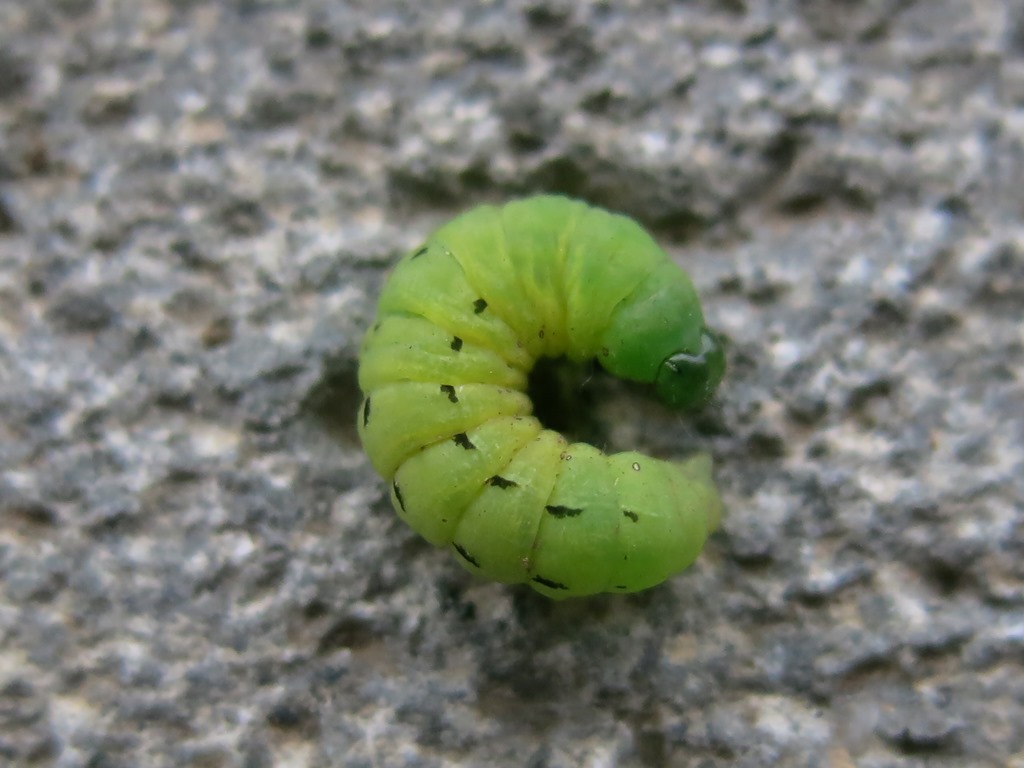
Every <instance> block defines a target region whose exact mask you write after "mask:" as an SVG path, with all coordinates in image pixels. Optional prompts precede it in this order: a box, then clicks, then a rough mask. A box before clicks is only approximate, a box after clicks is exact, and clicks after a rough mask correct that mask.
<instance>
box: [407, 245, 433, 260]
mask: <svg viewBox="0 0 1024 768" xmlns="http://www.w3.org/2000/svg"><path fill="white" fill-rule="evenodd" d="M429 250H430V248H429V247H428V246H426V245H424V246H423V247H422V248H420V249H419V250H418V251H416V253H414V254H413V255H412V258H411V259H409V261H412V259H418V258H419V257H420V256H422V255H423V254H425V253H426V252H427V251H429Z"/></svg>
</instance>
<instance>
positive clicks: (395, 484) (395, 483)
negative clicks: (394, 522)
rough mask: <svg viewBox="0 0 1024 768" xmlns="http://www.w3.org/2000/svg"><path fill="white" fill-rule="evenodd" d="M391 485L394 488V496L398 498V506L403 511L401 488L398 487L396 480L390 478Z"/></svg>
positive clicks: (403, 503) (403, 501)
mask: <svg viewBox="0 0 1024 768" xmlns="http://www.w3.org/2000/svg"><path fill="white" fill-rule="evenodd" d="M391 487H392V488H393V489H394V490H395V498H396V499H398V506H399V507H401V508H402V511H403V512H405V499H403V498H402V489H401V488H399V487H398V481H397V480H392V481H391Z"/></svg>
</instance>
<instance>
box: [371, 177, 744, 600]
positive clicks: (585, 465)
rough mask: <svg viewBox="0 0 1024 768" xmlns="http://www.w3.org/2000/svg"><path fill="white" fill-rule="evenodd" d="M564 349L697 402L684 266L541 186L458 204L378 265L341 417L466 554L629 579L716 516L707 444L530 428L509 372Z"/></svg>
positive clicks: (700, 355) (443, 541)
mask: <svg viewBox="0 0 1024 768" xmlns="http://www.w3.org/2000/svg"><path fill="white" fill-rule="evenodd" d="M563 356H564V357H568V358H569V359H570V360H574V361H584V360H589V359H593V358H596V359H597V360H598V361H599V362H600V363H601V365H602V366H603V367H604V368H605V369H606V370H608V371H609V372H610V373H612V374H615V375H617V376H620V377H622V378H625V379H630V380H633V381H639V382H647V383H652V384H654V386H655V389H656V390H657V393H658V395H659V396H660V397H661V398H662V399H663V400H664V401H665V402H666V403H668V404H669V405H671V406H674V407H692V406H698V405H701V404H702V403H705V402H707V401H708V400H709V399H710V398H711V396H712V395H713V393H714V390H715V388H716V387H717V385H718V382H719V381H720V380H721V378H722V374H723V372H724V369H725V360H724V355H723V352H722V348H721V346H720V344H719V343H718V342H717V340H716V338H715V336H714V335H713V334H712V333H711V332H710V331H708V329H707V328H706V327H705V326H704V318H703V315H702V313H701V308H700V302H699V300H698V298H697V294H696V292H695V291H694V288H693V285H692V283H691V282H690V280H689V278H688V277H687V276H686V274H685V273H684V272H683V271H682V270H681V269H680V268H679V267H677V266H676V265H675V264H673V263H672V262H671V261H670V260H669V259H668V257H667V256H666V255H665V253H664V252H663V251H662V250H661V249H660V248H659V247H658V246H657V245H656V244H655V242H654V241H653V240H652V239H651V237H650V236H649V235H648V234H647V233H646V232H645V231H644V230H643V229H641V228H640V226H639V225H637V224H636V222H634V221H633V220H631V219H629V218H626V217H624V216H620V215H616V214H612V213H609V212H607V211H604V210H601V209H598V208H593V207H590V206H588V205H586V204H584V203H581V202H578V201H575V200H570V199H567V198H563V197H554V196H542V197H533V198H529V199H525V200H518V201H514V202H511V203H508V204H507V205H505V206H503V207H494V206H489V205H485V206H481V207H479V208H475V209H473V210H471V211H469V212H468V213H465V214H463V215H461V216H459V217H457V218H455V219H454V220H452V221H451V222H449V223H448V224H445V225H444V226H442V227H441V228H440V229H438V230H437V231H436V232H434V233H433V234H432V235H430V236H429V237H428V238H427V240H426V242H425V243H424V244H423V245H422V246H421V247H419V248H416V249H415V250H414V251H412V252H411V253H409V254H407V255H406V256H405V257H404V258H403V259H402V260H401V261H400V262H399V264H398V266H397V267H396V268H395V270H394V272H393V273H392V274H391V276H390V277H389V278H388V281H387V283H386V284H385V286H384V289H383V292H382V294H381V297H380V302H379V305H378V320H377V322H376V324H375V325H374V326H373V328H372V329H371V330H370V331H369V333H367V335H366V338H365V339H364V341H363V346H362V352H361V355H360V367H359V386H360V388H361V389H362V391H363V393H364V395H365V398H364V400H363V403H362V406H361V408H360V411H359V414H358V428H359V435H360V437H361V439H362V442H363V446H364V447H365V449H366V452H367V454H368V455H369V457H370V461H371V462H372V464H373V466H374V468H375V469H376V470H377V472H379V473H380V474H381V476H382V477H384V478H385V479H386V480H388V481H389V482H390V483H391V500H392V503H393V504H394V507H395V510H396V511H397V512H398V514H399V516H400V517H401V518H402V519H403V520H405V521H406V522H407V523H408V524H409V525H410V526H412V528H413V529H414V530H416V531H417V532H418V533H419V534H420V535H421V536H423V537H424V538H425V539H426V540H427V541H429V542H430V543H431V544H434V545H435V546H443V547H451V548H452V550H453V551H454V553H455V554H456V555H457V559H458V560H459V562H461V563H462V564H463V565H464V566H465V567H466V568H467V569H469V570H470V571H471V572H473V573H475V574H477V575H479V576H482V577H485V578H489V579H492V580H495V581H501V582H507V583H523V582H525V583H528V584H529V585H530V586H531V587H533V588H534V589H535V590H537V591H538V592H540V593H542V594H544V595H547V596H549V597H552V598H564V597H575V596H582V595H590V594H595V593H598V592H635V591H638V590H642V589H646V588H648V587H651V586H653V585H655V584H658V583H660V582H662V581H663V580H665V579H666V578H668V577H669V576H671V575H673V574H675V573H677V572H679V571H681V570H683V569H684V568H686V567H687V566H689V565H690V564H691V563H692V562H693V561H694V560H695V559H696V558H697V555H698V554H699V553H700V550H701V548H702V547H703V545H704V540H705V539H706V538H707V535H708V533H709V532H710V531H712V530H714V528H715V527H716V526H717V524H718V520H719V516H720V514H721V506H722V505H721V501H720V500H719V496H718V492H717V491H716V489H715V486H714V484H713V482H712V479H711V460H710V457H708V456H707V455H705V454H700V455H697V456H696V457H693V458H690V459H688V460H685V461H681V462H669V461H661V460H658V459H653V458H650V457H648V456H644V455H642V454H640V453H635V452H626V453H617V454H613V455H606V454H604V453H602V452H601V451H599V450H598V449H596V448H594V447H592V446H590V445H587V444H586V443H571V444H570V443H569V442H568V441H567V440H566V439H565V438H564V437H563V436H562V435H560V434H558V433H556V432H553V431H551V430H548V429H544V428H543V426H542V425H541V424H540V422H538V421H537V419H535V418H533V417H532V416H531V415H530V414H531V412H532V405H531V403H530V399H529V398H528V397H527V395H526V394H525V390H526V382H527V374H528V373H529V372H530V369H531V368H532V367H533V364H534V362H535V361H536V360H537V359H538V358H540V357H563Z"/></svg>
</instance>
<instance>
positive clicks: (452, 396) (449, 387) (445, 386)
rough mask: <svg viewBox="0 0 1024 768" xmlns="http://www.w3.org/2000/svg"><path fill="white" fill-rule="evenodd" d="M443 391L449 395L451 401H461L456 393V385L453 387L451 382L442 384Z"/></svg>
mask: <svg viewBox="0 0 1024 768" xmlns="http://www.w3.org/2000/svg"><path fill="white" fill-rule="evenodd" d="M441 392H442V393H444V394H446V395H448V400H449V401H450V402H453V403H457V402H459V398H458V397H457V396H456V395H455V387H453V386H452V385H451V384H442V385H441Z"/></svg>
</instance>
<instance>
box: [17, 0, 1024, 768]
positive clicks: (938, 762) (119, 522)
mask: <svg viewBox="0 0 1024 768" xmlns="http://www.w3.org/2000/svg"><path fill="white" fill-rule="evenodd" d="M0 126H2V132H0V462H2V470H3V474H2V481H0V573H2V585H0V594H2V600H0V763H3V764H14V765H19V766H21V765H25V766H29V765H57V766H91V767H92V768H108V767H113V766H125V767H128V766H196V767H197V768H220V767H221V766H224V767H225V768H228V767H230V766H248V767H251V768H262V767H263V766H271V765H284V766H334V765H338V766H367V767H368V768H377V767H384V766H442V765H464V766H485V765H499V766H505V765H508V766H521V765H527V766H533V767H534V768H541V767H543V766H552V767H554V766H614V765H623V766H693V767H694V768H696V767H697V766H719V765H721V766H727V765H732V766H751V767H753V766H769V765H779V766H808V767H810V766H830V767H832V768H849V766H872V767H875V766H877V767H879V768H881V767H882V766H894V767H896V766H918V765H920V766H924V765H928V766H1004V765H1013V766H1021V765H1024V559H1022V558H1024V512H1022V507H1024V460H1022V458H1024V393H1022V390H1024V383H1022V375H1024V330H1022V321H1021V316H1022V313H1024V3H1022V2H1020V0H1002V1H1000V0H918V1H917V2H914V1H913V0H866V1H865V2H849V1H848V0H847V1H840V0H803V1H802V0H731V1H730V2H723V1H721V0H705V1H704V2H668V0H661V1H660V2H639V0H637V1H636V2H599V1H596V0H595V1H593V2H578V1H574V0H522V1H513V0H509V1H508V2H485V3H476V2H469V1H468V0H463V2H455V3H453V2H441V0H435V1H433V2H422V1H421V2H415V3H413V2H409V3H402V2H394V1H393V2H384V1H381V0H362V1H361V2H348V3H346V2H340V1H336V2H328V0H225V1H215V0H188V1H184V0H177V1H175V2H172V0H52V1H48V2H36V1H35V0H0ZM538 190H557V191H563V192H568V193H572V194H575V195H579V196H582V197H585V198H587V199H589V200H591V201H593V202H596V203H599V204H603V205H606V206H610V207H612V208H616V209H620V210H624V211H627V212H629V213H631V214H633V215H635V216H637V217H638V218H639V219H640V220H641V221H642V222H643V223H645V224H646V225H648V226H649V227H650V228H651V229H652V230H653V231H654V233H655V235H656V236H657V237H658V239H659V240H661V242H663V243H664V244H665V245H666V247H667V248H668V249H669V251H670V252H671V253H672V254H673V256H674V257H675V258H677V259H678V260H679V262H680V263H681V264H685V265H687V266H688V268H689V269H691V270H692V272H693V274H694V276H695V279H696V281H697V283H698V285H699V287H700V289H701V291H702V293H703V295H704V296H705V300H706V307H707V313H708V316H709V317H710V319H711V320H712V322H713V323H714V324H715V325H717V326H718V327H719V328H721V329H723V330H724V331H725V333H726V334H727V335H728V337H729V338H730V340H731V347H730V366H731V367H730V372H729V377H728V379H727V382H726V384H725V386H724V387H723V389H722V392H721V401H720V403H719V404H718V406H717V407H716V408H714V409H713V410H712V411H711V412H709V413H704V414H702V415H699V416H697V417H691V418H677V417H675V416H668V415H667V414H666V413H665V412H664V411H663V410H662V409H661V408H660V407H659V406H658V405H657V404H656V403H653V402H651V401H650V400H648V399H646V397H644V396H643V395H642V394H639V393H637V392H635V391H634V390H633V389H631V388H629V387H624V386H620V385H618V384H616V383H615V382H613V381H611V382H610V381H599V382H598V384H599V386H598V393H599V394H600V397H596V398H595V403H596V404H595V406H594V407H595V411H594V413H595V414H596V417H595V418H596V419H597V420H598V422H599V423H600V424H602V425H604V428H605V430H606V432H607V442H608V445H609V446H611V447H615V448H622V447H625V446H640V447H641V448H643V449H645V450H650V451H654V452H656V453H658V454H660V455H673V454H678V453H682V452H684V451H686V450H689V449H691V448H693V447H695V446H702V447H705V448H708V449H710V450H712V451H713V452H714V453H715V455H716V458H717V460H718V468H719V469H718V475H719V479H720V483H721V486H722V488H723V492H724V494H725V497H726V501H727V505H728V508H729V510H730V513H729V517H728V518H727V520H726V522H725V525H724V530H723V531H722V532H721V533H720V534H718V535H716V536H715V537H714V539H713V540H712V541H711V542H710V543H709V545H708V548H707V551H706V555H705V556H704V557H703V558H702V559H701V561H700V562H699V564H698V565H697V566H696V567H695V568H694V569H693V570H692V571H690V572H689V573H687V574H685V575H683V576H681V577H679V578H676V579H675V580H673V581H672V582H671V583H669V584H667V585H664V586H662V587H660V588H657V589H654V590H652V591H650V592H649V593H646V594H643V595H640V596H636V597H633V598H626V599H620V598H602V599H594V600H587V601H577V602H571V603H567V604H552V603H549V602H547V601H545V600H544V599H543V598H540V597H538V596H535V595H534V594H533V593H531V592H529V591H528V590H525V589H510V588H506V587H502V586H497V585H490V584H480V583H476V582H474V581H473V580H472V579H471V578H470V577H469V576H468V575H467V574H466V573H464V572H463V571H462V569H461V568H459V566H458V565H457V564H456V563H455V562H454V561H453V560H452V559H451V558H450V557H449V556H448V555H447V554H445V553H443V552H439V551H435V550H432V549H431V548H430V547H428V546H427V545H425V544H423V543H422V542H420V541H419V540H418V539H417V538H416V537H415V536H414V535H413V534H411V533H410V532H409V531H408V530H406V528H405V527H404V526H403V525H401V524H400V523H399V522H398V521H397V520H396V518H395V517H394V515H393V514H392V512H391V511H390V509H389V505H388V502H387V499H386V497H385V496H384V493H383V489H382V487H381V483H380V482H379V481H378V480H377V479H376V478H375V477H374V475H373V473H372V471H371V469H370V467H369V465H368V464H367V462H366V460H365V458H364V457H363V455H362V453H361V451H360V449H359V446H358V442H357V440H356V437H355V434H354V427H353V423H352V421H353V419H352V414H353V413H354V411H355V409H356V407H357V404H358V393H357V391H356V387H355V378H354V376H355V366H356V349H357V345H358V341H359V338H360V334H361V333H362V331H363V330H364V329H365V328H366V327H367V325H368V324H369V322H370V321H371V317H372V311H373V302H374V299H375V296H376V292H377V290H378V288H379V286H380V283H381V279H382V276H383V275H384V273H385V271H386V269H387V267H388V265H389V264H390V263H392V262H393V260H394V259H395V258H396V257H397V255H398V254H399V253H401V252H402V251H403V250H405V249H406V248H409V247H411V246H413V245H414V244H415V243H416V242H417V239H418V238H420V237H422V235H423V234H425V233H426V232H427V231H428V230H429V229H430V228H431V227H432V226H434V225H436V224H437V223H439V222H441V221H443V220H444V219H446V218H447V217H449V216H450V215H452V214H453V213H454V212H456V211H458V210H461V209H463V208H465V207H468V206H469V205H471V204H473V203H475V202H477V201H480V200H493V201H499V200H503V199H506V198H508V197H510V196H513V195H516V194H522V193H527V192H533V191H538Z"/></svg>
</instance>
